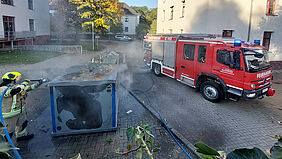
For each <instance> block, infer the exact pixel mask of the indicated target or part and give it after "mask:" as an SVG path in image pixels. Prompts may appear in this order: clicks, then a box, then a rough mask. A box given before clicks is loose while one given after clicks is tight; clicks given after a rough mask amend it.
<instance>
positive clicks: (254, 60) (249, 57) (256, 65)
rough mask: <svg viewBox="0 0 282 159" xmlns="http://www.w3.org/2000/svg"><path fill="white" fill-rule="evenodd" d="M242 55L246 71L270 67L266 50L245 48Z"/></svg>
mask: <svg viewBox="0 0 282 159" xmlns="http://www.w3.org/2000/svg"><path fill="white" fill-rule="evenodd" d="M244 57H245V62H246V70H247V71H248V72H251V73H253V72H259V71H262V70H266V69H269V68H270V67H271V66H270V63H269V59H268V52H267V51H266V50H246V51H245V52H244Z"/></svg>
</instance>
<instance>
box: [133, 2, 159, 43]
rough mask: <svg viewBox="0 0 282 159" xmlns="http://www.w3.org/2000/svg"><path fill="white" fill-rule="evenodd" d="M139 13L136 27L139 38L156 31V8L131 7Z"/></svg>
mask: <svg viewBox="0 0 282 159" xmlns="http://www.w3.org/2000/svg"><path fill="white" fill-rule="evenodd" d="M132 8H133V9H135V11H136V12H138V13H140V14H141V16H140V21H139V25H138V26H137V27H136V34H137V37H138V38H139V39H143V37H144V36H145V35H146V34H147V33H148V32H149V33H156V32H157V8H152V9H150V10H149V9H148V7H146V6H143V7H132Z"/></svg>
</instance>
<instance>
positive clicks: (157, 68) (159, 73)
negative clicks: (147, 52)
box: [152, 64, 162, 77]
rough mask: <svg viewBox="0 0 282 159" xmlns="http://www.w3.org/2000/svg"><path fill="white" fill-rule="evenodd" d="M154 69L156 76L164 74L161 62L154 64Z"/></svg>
mask: <svg viewBox="0 0 282 159" xmlns="http://www.w3.org/2000/svg"><path fill="white" fill-rule="evenodd" d="M152 70H153V72H154V74H155V75H156V76H159V77H160V76H161V75H162V73H161V66H160V65H159V64H153V68H152Z"/></svg>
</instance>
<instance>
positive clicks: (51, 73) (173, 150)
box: [0, 42, 195, 159]
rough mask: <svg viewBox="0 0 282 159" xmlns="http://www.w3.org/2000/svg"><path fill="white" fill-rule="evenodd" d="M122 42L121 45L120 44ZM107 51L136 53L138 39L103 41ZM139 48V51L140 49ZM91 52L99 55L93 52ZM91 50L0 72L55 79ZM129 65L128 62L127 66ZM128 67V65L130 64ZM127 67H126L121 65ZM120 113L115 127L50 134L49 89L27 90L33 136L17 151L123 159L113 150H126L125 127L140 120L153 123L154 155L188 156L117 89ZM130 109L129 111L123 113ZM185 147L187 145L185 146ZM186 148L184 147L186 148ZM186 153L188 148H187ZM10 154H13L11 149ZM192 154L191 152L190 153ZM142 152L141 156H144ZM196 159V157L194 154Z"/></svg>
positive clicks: (127, 82)
mask: <svg viewBox="0 0 282 159" xmlns="http://www.w3.org/2000/svg"><path fill="white" fill-rule="evenodd" d="M121 43H122V44H121ZM106 45H108V50H115V51H120V52H122V51H124V53H126V54H127V55H126V56H129V57H132V56H135V54H136V51H137V49H139V48H140V46H142V44H141V43H139V42H132V43H130V42H124V43H123V42H106ZM140 51H141V50H140ZM94 54H99V52H98V53H94ZM94 54H93V53H92V52H87V53H86V54H82V55H75V54H65V55H62V56H60V57H56V58H52V59H49V60H46V61H43V62H40V63H37V64H31V65H17V66H8V65H5V66H1V68H0V73H1V74H2V73H4V72H7V71H19V72H21V73H23V74H24V75H25V76H26V77H29V78H31V79H36V78H40V77H45V78H49V79H51V80H52V79H54V78H56V77H58V76H62V75H64V74H67V73H69V72H73V69H74V68H76V66H78V65H84V64H86V63H88V62H89V59H90V58H92V57H93V56H94ZM141 56H142V55H141V54H138V57H140V58H136V61H137V62H136V61H134V62H133V65H136V64H138V65H140V64H142V58H141ZM130 64H132V63H131V62H130V63H129V65H130ZM129 67H131V66H129ZM121 69H122V70H126V69H127V66H126V65H125V66H122V68H121ZM132 79H133V77H132V74H130V73H125V74H122V77H121V82H122V83H124V85H125V86H126V87H127V88H130V84H131V83H132V82H133V81H132ZM119 95H120V97H119V116H118V130H117V131H113V132H106V133H93V134H83V135H69V136H62V137H52V136H51V128H52V122H51V110H50V97H49V90H48V88H47V87H45V85H43V86H41V87H40V88H38V89H36V90H34V91H32V92H30V93H29V97H28V98H27V105H26V107H25V109H26V111H27V113H28V115H27V116H28V120H29V126H28V129H29V132H30V133H34V134H35V137H34V138H33V139H32V140H30V141H28V142H18V143H17V146H18V147H19V148H20V150H19V153H20V154H21V156H22V157H23V158H31V159H34V158H35V159H36V158H63V159H65V158H70V157H73V156H75V155H77V154H78V153H80V154H81V155H82V158H83V159H84V158H95V159H96V158H109V159H110V158H126V157H123V156H120V155H118V154H116V153H115V150H116V149H119V150H120V151H121V152H123V151H126V147H127V145H128V144H129V142H128V141H127V137H126V129H127V128H128V127H130V126H132V125H136V124H138V123H140V122H144V123H148V124H150V125H152V127H153V128H152V130H153V134H155V136H156V137H155V139H154V146H157V147H160V148H161V151H160V152H158V153H156V154H155V158H187V157H185V154H184V153H183V152H182V150H181V149H180V148H179V147H178V146H177V144H176V143H175V142H174V141H173V139H172V138H171V137H170V135H169V134H168V132H167V131H166V130H165V129H164V128H163V127H162V126H161V123H160V122H159V120H157V119H156V118H155V117H154V116H153V115H152V114H151V113H150V112H149V111H148V110H146V109H144V108H143V106H142V105H141V104H140V103H138V102H137V100H136V99H135V98H134V97H132V96H131V95H130V94H128V92H127V91H126V90H124V89H123V88H122V87H120V88H119ZM129 110H132V113H130V114H127V113H126V112H127V111H129ZM185 148H186V147H185ZM186 149H187V148H186ZM188 152H189V150H188ZM11 154H13V153H12V152H11ZM191 154H192V153H191ZM135 155H136V153H133V154H131V155H129V157H128V158H135ZM147 157H148V156H146V154H145V153H144V158H147ZM193 158H195V157H193Z"/></svg>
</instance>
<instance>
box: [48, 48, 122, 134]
mask: <svg viewBox="0 0 282 159" xmlns="http://www.w3.org/2000/svg"><path fill="white" fill-rule="evenodd" d="M119 62H120V59H119V54H117V53H115V52H105V53H102V54H100V55H97V56H95V57H93V58H91V59H89V63H88V64H86V65H84V66H77V67H74V68H73V69H72V70H73V72H72V73H69V74H66V75H62V76H60V77H58V78H57V79H55V80H54V81H53V82H52V83H51V84H50V87H51V89H52V90H53V92H54V93H53V95H52V94H51V96H53V99H54V110H55V112H54V113H52V115H53V116H54V118H53V119H55V120H56V121H55V123H56V124H55V127H56V132H55V133H57V134H58V135H60V134H62V135H64V134H73V133H85V132H97V131H105V130H113V129H115V128H116V127H117V124H116V118H117V93H116V88H117V84H118V82H117V76H118V68H119ZM53 124H54V123H53Z"/></svg>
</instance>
